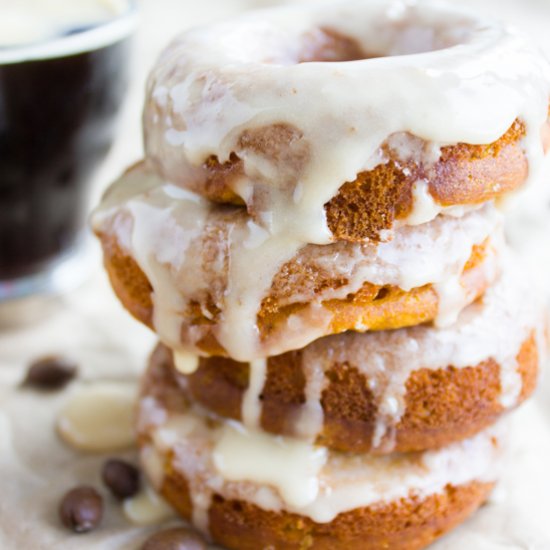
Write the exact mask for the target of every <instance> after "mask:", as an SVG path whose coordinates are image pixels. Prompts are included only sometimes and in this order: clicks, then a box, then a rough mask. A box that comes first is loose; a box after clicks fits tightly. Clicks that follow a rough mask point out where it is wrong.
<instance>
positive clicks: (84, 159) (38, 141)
mask: <svg viewBox="0 0 550 550" xmlns="http://www.w3.org/2000/svg"><path fill="white" fill-rule="evenodd" d="M28 3H29V0H27V4H28ZM30 3H32V2H30ZM93 3H94V2H93V0H92V1H90V0H87V2H84V4H86V9H87V10H88V11H89V10H90V4H93ZM97 3H98V5H99V4H101V2H99V0H98V2H97ZM15 4H17V3H15ZM15 4H14V5H15ZM50 4H55V2H53V3H52V2H50ZM59 5H60V6H61V5H62V3H59ZM65 5H66V6H71V8H72V11H73V13H72V14H71V13H70V14H67V13H64V17H63V18H62V23H63V24H60V25H58V26H57V27H56V28H55V30H53V33H54V36H52V37H38V36H36V41H32V33H31V35H30V38H29V40H30V42H28V43H26V44H23V45H20V44H19V45H7V46H4V47H2V36H1V33H2V28H1V25H0V308H1V306H2V305H3V304H4V305H5V304H8V303H13V302H14V301H16V300H20V299H22V298H26V297H29V296H37V295H52V294H54V295H55V294H59V293H61V292H64V291H66V290H70V289H72V288H74V287H75V286H76V285H78V284H79V283H80V282H82V280H83V279H84V278H85V275H86V273H87V272H89V264H88V263H87V262H86V261H85V254H86V253H85V248H86V247H85V245H84V242H85V241H86V237H85V225H86V215H87V212H88V206H89V205H88V195H89V191H90V188H89V187H90V185H89V184H90V180H91V178H92V176H93V174H94V172H95V170H96V168H97V167H98V165H100V163H101V161H102V160H103V159H104V157H105V156H106V154H107V152H108V150H109V148H110V146H111V143H112V140H113V135H114V129H115V122H116V115H117V113H118V111H119V107H120V105H121V103H122V100H123V97H124V93H125V90H126V88H127V83H128V77H129V67H128V65H129V63H128V61H129V49H130V39H131V35H132V33H133V30H134V28H135V23H136V13H135V9H134V6H133V4H132V3H131V2H127V3H126V2H124V7H123V8H121V5H122V4H121V2H120V1H119V2H118V3H117V6H118V11H117V12H116V13H113V15H112V16H107V17H105V16H103V18H102V19H101V20H99V21H97V20H96V21H92V22H90V23H82V21H79V20H78V18H76V20H75V19H74V16H75V15H78V13H77V12H78V9H76V10H75V5H78V2H75V3H72V2H68V3H66V4H65ZM3 15H4V14H2V13H1V6H0V18H2V17H3ZM17 15H18V16H20V17H19V19H21V20H22V21H23V22H25V13H22V14H17ZM35 16H36V14H35ZM6 17H7V16H6ZM71 17H73V20H75V21H78V22H74V23H72V24H71ZM39 21H40V22H41V23H42V27H41V28H40V31H41V32H45V31H46V30H47V29H44V28H43V27H44V25H43V23H44V19H43V18H42V19H39ZM55 21H56V14H53V16H52V22H55ZM26 22H27V23H29V22H28V21H26ZM35 27H36V25H35ZM29 28H31V29H33V28H34V27H33V26H32V25H30V24H28V25H27V26H26V27H25V30H28V29H29ZM23 36H24V33H23Z"/></svg>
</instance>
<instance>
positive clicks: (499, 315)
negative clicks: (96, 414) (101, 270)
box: [150, 275, 545, 453]
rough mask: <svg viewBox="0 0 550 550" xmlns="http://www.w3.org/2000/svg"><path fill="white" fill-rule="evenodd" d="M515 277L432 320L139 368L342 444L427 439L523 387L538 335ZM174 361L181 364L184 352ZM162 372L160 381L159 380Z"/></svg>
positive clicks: (536, 357) (163, 352)
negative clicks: (244, 356) (446, 321)
mask: <svg viewBox="0 0 550 550" xmlns="http://www.w3.org/2000/svg"><path fill="white" fill-rule="evenodd" d="M527 288H528V282H527V281H523V283H522V282H520V281H515V280H513V277H511V276H510V275H504V276H503V278H502V279H501V280H500V281H499V282H498V283H496V285H495V286H494V287H493V288H491V289H489V290H488V291H487V292H486V294H485V295H484V298H483V300H480V301H478V302H477V303H475V304H472V305H471V306H469V308H467V309H466V310H464V311H463V312H462V314H461V316H460V317H459V319H458V321H457V322H456V323H455V324H454V325H453V326H452V327H448V328H444V329H436V328H433V327H427V326H416V327H412V328H408V329H402V330H398V331H389V332H388V331H386V332H376V333H368V334H357V333H351V332H349V333H345V334H340V335H337V336H328V337H326V338H322V339H320V340H317V341H316V342H314V343H313V344H310V345H309V346H307V347H306V348H304V349H303V350H298V351H291V352H288V353H285V354H283V355H279V356H276V357H270V358H268V359H267V360H260V361H255V362H252V363H251V364H248V363H238V362H236V361H233V360H230V359H225V358H222V357H209V358H200V360H197V361H196V362H195V366H197V367H198V368H197V370H196V371H195V372H193V373H191V374H187V375H186V376H184V375H183V374H181V373H179V372H178V371H177V370H176V367H177V365H178V363H180V362H181V358H180V356H179V355H178V353H176V354H173V353H172V352H171V351H170V350H169V349H168V348H166V347H164V346H162V345H161V346H159V347H157V349H156V350H155V352H154V353H153V355H152V357H151V361H150V368H151V369H153V370H154V369H159V371H162V370H163V369H164V370H165V371H166V372H165V373H164V374H159V377H163V378H165V379H166V380H167V382H166V384H168V383H170V384H171V385H173V386H175V387H181V388H185V391H183V390H182V397H181V399H187V398H188V397H187V395H188V396H190V397H191V398H192V399H193V401H195V402H197V403H199V404H200V405H201V406H203V407H205V408H206V409H208V410H209V411H211V412H212V413H214V414H216V415H218V416H221V417H227V418H232V419H235V420H240V421H242V422H244V424H245V426H247V427H248V428H251V429H258V428H261V429H263V430H265V431H268V432H271V433H274V434H282V435H286V436H292V437H301V438H307V439H308V440H312V441H315V442H316V443H317V444H320V445H324V446H326V447H329V448H331V449H334V450H337V451H344V452H353V453H366V452H376V453H388V452H391V451H399V452H411V451H423V450H426V449H433V448H436V447H440V446H443V445H448V444H450V443H453V442H455V441H459V440H462V439H465V438H468V437H472V436H473V435H475V434H476V433H478V432H479V431H481V430H483V429H485V428H486V427H488V426H489V425H491V424H493V423H494V421H495V419H496V418H498V417H499V416H500V415H501V414H502V413H503V412H504V411H507V410H510V409H511V408H513V407H515V406H516V405H518V404H519V403H521V402H522V401H523V400H524V399H526V398H527V397H528V396H529V395H530V394H531V393H532V391H533V389H534V387H535V384H536V380H537V372H538V365H539V361H540V360H541V359H540V357H541V355H542V356H544V347H545V334H544V322H543V315H542V312H541V308H540V306H535V303H534V301H535V300H534V299H530V298H529V293H528V292H527V291H526V289H527ZM183 359H184V362H183V364H180V365H179V368H180V369H181V370H182V371H183V372H188V371H189V370H192V368H193V366H191V368H189V364H190V359H189V358H187V357H186V356H184V358H183ZM170 377H171V378H172V381H171V382H168V380H169V379H170Z"/></svg>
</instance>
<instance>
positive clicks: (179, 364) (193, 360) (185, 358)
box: [174, 349, 199, 374]
mask: <svg viewBox="0 0 550 550" xmlns="http://www.w3.org/2000/svg"><path fill="white" fill-rule="evenodd" d="M174 365H175V367H176V369H177V370H178V371H179V372H181V373H182V374H193V373H194V372H195V371H196V370H197V369H198V368H199V357H198V355H196V354H195V353H189V352H187V351H185V350H182V349H178V350H176V351H174Z"/></svg>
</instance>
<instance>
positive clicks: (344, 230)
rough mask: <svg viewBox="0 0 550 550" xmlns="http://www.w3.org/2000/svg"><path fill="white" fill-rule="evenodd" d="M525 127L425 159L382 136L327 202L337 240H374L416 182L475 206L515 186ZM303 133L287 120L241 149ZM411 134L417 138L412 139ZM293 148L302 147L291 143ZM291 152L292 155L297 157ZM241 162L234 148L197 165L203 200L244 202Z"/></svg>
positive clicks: (447, 199) (271, 147) (405, 206)
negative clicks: (371, 156) (373, 155)
mask: <svg viewBox="0 0 550 550" xmlns="http://www.w3.org/2000/svg"><path fill="white" fill-rule="evenodd" d="M524 136H525V126H524V125H523V123H522V122H521V121H519V120H515V121H514V123H513V124H512V125H511V126H510V128H509V129H508V130H507V131H506V132H505V134H504V135H502V136H501V137H500V138H499V139H498V140H496V141H495V142H493V143H490V144H487V145H471V144H467V143H457V144H455V145H449V146H446V147H442V148H441V155H440V158H439V159H438V160H437V161H436V162H434V163H433V164H429V165H423V164H421V163H418V162H416V161H413V160H402V159H398V158H397V157H396V154H395V153H394V152H393V151H392V150H391V149H390V146H389V145H388V144H387V143H386V144H383V145H382V147H381V149H382V151H383V152H384V155H385V156H386V157H387V158H388V161H387V162H386V163H385V164H380V165H378V166H376V167H375V168H374V169H372V170H369V171H365V172H361V173H359V174H357V178H356V179H355V180H354V181H351V182H343V184H342V186H341V187H340V189H339V190H338V193H337V194H336V195H335V196H334V197H333V198H332V199H331V200H330V201H329V202H327V203H326V204H325V212H326V216H327V223H328V227H329V229H330V231H331V233H332V235H333V237H334V239H335V240H346V241H352V242H358V241H364V240H365V239H372V240H378V239H379V238H380V233H381V231H384V230H389V229H391V228H392V227H393V225H394V222H395V221H396V220H402V219H404V218H406V217H407V215H408V214H410V212H411V210H412V207H413V185H414V183H415V182H416V181H418V180H422V179H424V180H426V181H427V182H428V185H429V192H430V194H431V195H432V197H433V199H434V200H435V201H436V202H437V203H439V204H440V205H442V206H457V205H475V204H481V203H483V202H486V201H489V200H492V199H495V198H497V197H500V196H502V195H503V194H505V193H507V192H509V191H512V190H513V189H516V188H517V187H519V186H520V185H521V184H522V183H523V182H524V181H525V179H526V177H527V173H528V164H527V158H526V156H525V152H524V151H523V148H522V146H521V140H522V138H523V137H524ZM300 139H301V136H300V135H296V131H295V130H294V129H292V128H289V127H286V126H284V125H279V126H274V127H269V128H265V129H264V131H263V132H256V134H255V135H254V136H252V137H251V136H249V135H246V136H243V138H242V139H241V142H240V147H241V149H243V150H244V151H247V150H251V151H254V150H258V149H259V150H261V151H263V152H264V154H268V155H271V156H274V158H277V154H279V153H278V151H279V148H278V146H277V144H278V143H281V142H282V143H291V142H299V140H300ZM411 139H418V138H413V137H412V136H411ZM296 149H300V148H299V147H298V146H297V145H296ZM295 160H296V159H289V162H290V161H295ZM243 171H244V167H243V162H242V160H241V159H240V158H239V157H238V155H237V154H235V153H233V154H232V155H231V157H230V159H229V160H228V161H227V162H225V163H219V162H218V161H217V159H216V157H210V158H209V159H207V160H206V162H205V163H204V164H203V166H202V167H201V169H200V170H199V171H198V175H197V174H196V175H195V177H197V178H198V181H197V182H195V183H194V185H193V189H194V190H195V191H196V192H199V193H201V194H202V195H204V196H205V197H207V198H208V199H210V200H212V201H215V202H220V203H231V204H236V205H243V204H244V202H243V200H242V199H241V197H239V196H238V195H237V194H236V193H235V192H234V191H233V190H232V185H233V182H235V181H236V180H238V178H239V177H241V176H242V174H243Z"/></svg>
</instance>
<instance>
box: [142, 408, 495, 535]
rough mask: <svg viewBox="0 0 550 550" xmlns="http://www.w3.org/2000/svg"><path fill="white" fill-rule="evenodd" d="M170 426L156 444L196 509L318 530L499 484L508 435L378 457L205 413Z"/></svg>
mask: <svg viewBox="0 0 550 550" xmlns="http://www.w3.org/2000/svg"><path fill="white" fill-rule="evenodd" d="M159 406H161V405H160V404H159ZM168 418H169V420H168V421H167V423H166V425H164V426H161V427H157V428H153V429H152V430H151V431H150V432H149V436H151V438H152V441H153V444H154V445H155V447H156V448H157V449H158V451H159V452H160V453H161V454H164V455H167V454H169V453H173V462H172V467H173V468H174V469H175V471H177V472H179V473H181V474H182V475H183V476H184V477H185V478H186V479H187V480H188V481H189V482H190V487H191V489H190V491H191V497H192V500H193V502H194V503H201V502H202V503H209V502H210V498H211V496H212V494H213V493H218V494H221V495H222V496H223V497H224V498H227V499H240V500H245V501H249V502H252V503H254V504H256V505H258V506H259V507H261V508H264V509H267V510H275V511H281V510H285V511H290V512H295V513H298V514H301V515H304V516H307V517H310V518H311V519H313V520H314V521H317V522H329V521H331V520H333V519H334V518H335V517H336V516H337V515H338V514H339V513H342V512H345V511H348V510H353V509H355V508H360V507H364V506H370V505H376V504H382V503H388V502H391V501H393V500H397V499H400V498H406V497H407V496H409V495H412V494H414V495H416V496H417V497H418V498H422V497H427V496H429V495H431V494H434V493H438V492H441V491H443V490H444V489H445V487H446V486H447V485H449V484H450V485H455V486H456V485H461V484H465V483H468V482H470V481H474V480H477V481H494V480H495V479H496V477H497V475H498V469H497V468H496V466H497V459H498V457H499V456H500V453H501V449H500V448H499V447H500V445H499V444H497V443H496V438H500V436H501V435H502V431H503V427H502V425H501V424H499V425H497V426H494V427H492V428H491V429H489V430H487V431H485V432H482V433H481V434H479V435H477V436H475V437H473V438H471V439H468V440H465V441H462V442H460V443H456V444H453V445H450V446H448V447H444V448H442V449H439V450H436V451H428V452H424V453H420V454H414V455H388V456H384V457H375V456H373V455H368V454H366V455H345V454H341V453H333V452H330V451H328V450H327V449H325V448H323V447H316V446H314V445H311V444H308V443H306V442H299V441H297V440H295V441H292V440H291V439H288V438H281V437H277V436H271V435H267V434H265V433H261V432H257V431H247V430H246V429H245V428H244V427H242V426H240V425H238V424H237V423H235V422H232V421H229V422H225V423H224V422H222V423H216V424H213V423H212V421H210V422H207V421H206V417H204V416H203V413H202V412H200V411H199V412H195V411H191V410H190V411H188V412H186V413H178V414H170V413H169V411H168ZM144 467H145V469H146V468H147V465H146V464H145V465H144ZM206 512H207V510H202V511H200V512H199V514H200V515H201V516H205V515H206ZM203 528H204V527H203Z"/></svg>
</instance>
